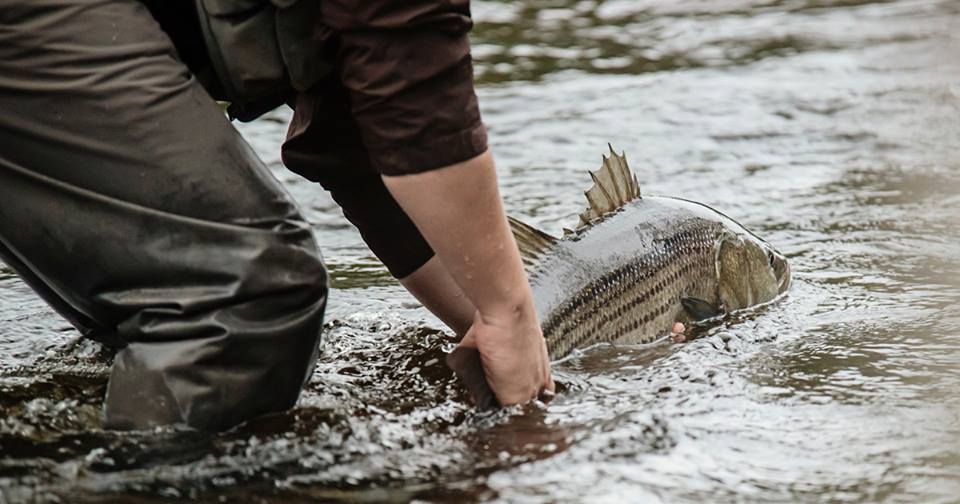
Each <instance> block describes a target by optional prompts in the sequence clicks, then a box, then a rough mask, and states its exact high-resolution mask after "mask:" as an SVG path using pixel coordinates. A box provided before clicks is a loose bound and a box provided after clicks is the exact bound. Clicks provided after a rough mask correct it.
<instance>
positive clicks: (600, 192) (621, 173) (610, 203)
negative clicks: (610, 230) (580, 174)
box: [577, 144, 640, 229]
mask: <svg viewBox="0 0 960 504" xmlns="http://www.w3.org/2000/svg"><path fill="white" fill-rule="evenodd" d="M607 146H608V147H610V157H606V156H603V166H601V167H600V169H599V170H597V171H595V172H590V178H592V179H593V186H592V187H590V189H587V191H586V192H585V193H583V194H585V195H586V196H587V202H588V203H589V204H590V206H588V207H587V209H586V210H584V211H583V212H582V213H580V224H579V225H578V226H577V228H578V229H580V228H584V227H587V226H589V225H590V224H591V223H592V222H594V221H596V220H598V219H600V218H601V217H603V216H604V215H606V214H608V213H610V212H613V211H614V210H616V209H618V208H620V207H622V206H623V205H626V204H627V203H628V202H630V201H633V200H635V199H639V198H640V184H639V183H637V176H636V175H634V174H632V173H630V167H629V166H627V158H626V157H625V156H624V155H623V154H617V153H616V152H614V151H613V146H611V145H610V144H607Z"/></svg>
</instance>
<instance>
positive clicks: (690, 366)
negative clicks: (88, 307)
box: [0, 0, 960, 503]
mask: <svg viewBox="0 0 960 504" xmlns="http://www.w3.org/2000/svg"><path fill="white" fill-rule="evenodd" d="M474 14H475V17H476V20H477V27H476V30H475V32H474V36H473V42H474V56H475V59H476V70H477V77H478V93H479V95H480V98H481V103H482V107H483V113H484V118H485V121H486V123H487V124H488V125H489V128H490V134H491V142H492V146H493V150H494V153H495V154H496V157H497V161H498V165H499V173H500V180H501V184H502V188H503V193H504V198H505V201H506V206H507V209H508V211H509V212H510V213H512V214H514V215H516V216H518V217H520V218H522V219H523V220H526V221H527V222H530V223H532V224H535V225H537V226H540V227H542V228H543V229H545V230H547V231H548V232H552V233H555V234H559V233H560V232H561V229H562V228H563V227H564V226H570V225H572V224H573V223H575V222H576V217H575V216H576V214H577V212H579V211H580V209H581V207H582V206H583V205H584V198H583V196H582V191H583V190H584V189H585V188H586V187H587V186H588V185H589V177H588V175H587V170H588V169H596V168H597V167H598V166H599V161H600V154H601V153H603V152H604V151H605V149H606V145H607V143H608V142H609V143H612V144H613V145H614V146H615V147H616V148H617V149H618V150H625V151H626V153H627V157H628V159H629V160H630V162H631V164H632V166H633V169H634V171H635V172H637V174H638V177H639V179H640V181H641V185H642V190H643V192H645V193H647V194H664V195H674V196H682V197H685V198H689V199H694V200H698V201H702V202H704V203H707V204H709V205H711V206H714V207H716V208H718V209H720V210H722V211H723V212H725V213H726V214H728V215H730V216H731V217H734V218H735V219H737V220H739V221H740V222H742V223H743V224H744V225H746V226H747V227H748V228H751V229H752V230H754V231H755V232H757V234H759V235H760V236H763V237H764V238H766V239H768V241H770V242H771V243H773V244H774V245H775V246H776V247H777V248H779V249H780V250H782V251H783V252H785V253H786V254H787V256H788V257H789V260H790V262H791V265H792V268H793V271H794V272H795V273H794V278H795V283H794V285H793V287H792V289H791V291H790V292H789V295H788V296H787V297H786V298H784V299H782V300H781V301H779V302H777V303H775V304H774V305H772V306H768V307H765V308H763V309H761V310H759V311H758V312H755V313H750V314H743V315H739V316H736V317H731V318H728V319H727V320H724V321H723V322H722V323H717V324H714V325H713V326H711V327H704V328H698V329H697V330H696V337H695V338H693V339H691V341H689V342H687V343H683V344H670V343H659V344H654V345H648V346H599V347H595V348H592V349H588V350H586V351H583V352H581V353H579V354H577V355H576V356H575V357H574V358H572V359H569V360H566V361H564V362H563V363H561V364H559V365H557V366H556V367H555V374H556V378H557V380H558V382H559V383H560V385H561V393H560V394H559V396H558V397H557V398H556V399H555V400H554V401H553V402H551V403H550V404H549V405H532V406H529V407H527V408H526V409H524V410H520V409H513V410H510V411H505V412H501V413H498V414H493V415H480V414H477V413H475V412H473V411H471V409H470V407H469V406H468V404H467V403H466V402H465V399H464V397H463V393H462V391H460V390H459V388H458V387H457V384H456V382H455V381H454V380H453V379H452V377H451V376H450V372H449V371H447V369H446V368H445V366H444V365H443V352H444V350H448V349H449V347H450V344H449V341H448V337H447V335H446V334H445V333H444V332H443V327H442V326H441V325H440V323H439V322H438V321H437V320H436V319H434V318H432V317H431V316H430V315H429V314H427V313H426V312H425V310H424V309H423V308H422V307H420V306H419V305H418V304H416V303H415V302H414V301H413V299H412V298H410V297H409V296H408V295H407V294H405V293H404V291H403V290H402V289H401V288H399V287H398V286H397V285H396V284H395V283H394V281H392V280H391V278H390V277H389V275H388V274H387V273H386V271H385V270H384V268H383V267H381V266H380V265H379V264H378V263H377V261H376V260H375V259H374V258H373V257H372V256H371V254H370V253H369V252H368V251H367V249H366V248H365V247H364V246H363V243H362V242H361V240H360V238H359V236H358V234H357V233H356V232H355V231H354V230H353V229H352V228H351V227H350V226H349V224H348V223H347V222H346V221H345V220H344V218H343V217H342V215H341V214H340V213H339V211H338V209H337V207H336V206H335V205H334V204H333V202H332V201H331V199H330V198H329V197H328V196H327V195H326V194H325V193H324V192H323V191H322V190H320V189H319V188H318V187H317V186H314V185H311V184H309V183H307V182H305V181H303V180H301V179H299V178H297V176H295V175H293V174H291V173H288V172H286V171H284V170H283V168H282V167H281V166H280V163H279V155H278V147H279V144H280V142H281V140H282V138H283V133H284V130H285V123H286V121H287V120H288V118H289V113H287V112H285V111H277V112H274V113H273V114H271V115H270V116H268V117H266V118H264V119H261V120H259V121H257V122H256V123H253V124H249V125H242V126H240V129H241V130H242V132H243V134H244V135H245V136H246V138H247V139H248V140H249V141H250V142H251V143H252V144H253V145H254V147H255V148H256V150H257V151H258V152H259V153H260V154H261V156H262V157H263V158H264V159H265V160H266V161H267V162H268V163H269V164H270V165H271V167H272V168H273V169H274V171H275V173H276V175H277V177H278V178H280V179H281V180H282V181H283V182H284V184H285V185H286V186H287V187H288V188H289V190H290V192H291V193H292V194H293V195H294V197H295V198H296V199H297V200H298V201H299V202H300V203H301V204H302V205H303V207H304V210H305V212H306V213H307V216H308V218H309V219H310V221H311V222H312V224H313V226H314V228H315V230H316V234H317V237H318V240H319V242H320V243H321V245H322V248H323V253H324V255H325V258H326V260H327V262H328V264H329V266H330V269H331V274H332V282H333V291H332V293H331V296H330V297H331V302H330V308H329V312H328V323H327V328H326V335H325V338H324V342H323V355H322V357H321V361H320V363H319V365H318V369H317V372H316V374H315V375H314V377H313V379H312V380H311V381H310V384H309V386H308V387H307V389H306V391H305V392H304V394H303V396H302V399H301V402H300V404H299V406H298V407H297V408H296V409H295V410H293V411H291V412H289V413H285V414H280V415H276V416H273V417H269V418H264V419H260V420H257V421H254V422H251V423H249V424H247V425H244V426H242V427H240V428H238V429H236V430H233V431H231V432H228V433H224V434H219V435H211V434H204V433H198V432H191V431H186V430H177V429H158V430H157V431H151V432H136V433H116V432H107V431H103V430H101V429H100V427H99V407H100V405H101V401H102V394H103V390H104V384H105V380H106V371H107V366H108V364H109V358H110V356H109V355H108V354H107V353H105V352H104V351H102V350H101V349H100V348H99V347H98V346H97V345H95V344H93V343H89V342H85V341H82V340H79V339H78V336H77V333H76V332H75V331H73V330H72V329H71V328H70V327H69V326H68V325H67V324H66V323H64V322H62V321H61V320H59V319H58V318H57V317H56V316H55V315H53V313H52V312H51V311H50V310H49V309H48V308H46V307H45V305H44V304H43V303H42V302H40V301H39V300H38V299H37V298H36V297H35V296H34V295H33V294H32V293H31V292H30V291H29V290H28V289H27V288H26V287H25V286H24V285H23V284H22V283H21V282H20V281H19V280H17V279H16V278H15V277H14V276H13V275H12V273H10V271H9V270H8V269H6V268H5V267H3V266H0V503H7V502H22V501H64V502H117V501H123V502H158V501H162V500H165V499H169V498H176V497H191V498H194V499H198V500H200V501H208V502H224V501H243V502H257V501H266V502H312V501H328V500H343V501H360V502H379V501H391V502H406V501H410V500H420V501H431V502H461V501H504V502H584V501H586V502H611V501H613V502H616V501H630V502H658V501H662V502H702V501H711V502H733V501H736V502H769V501H782V502H812V501H830V502H877V501H886V502H920V501H923V502H960V311H958V309H957V305H958V303H960V264H958V258H960V239H958V238H960V2H957V1H955V0H951V1H947V0H943V1H935V0H896V1H886V2H870V1H859V0H767V1H761V0H680V1H673V2H663V1H661V2H654V1H647V0H607V1H598V0H581V1H571V0H524V1H515V2H509V3H506V2H505V3H501V2H493V1H490V0H484V1H476V2H475V3H474ZM78 267H82V265H78Z"/></svg>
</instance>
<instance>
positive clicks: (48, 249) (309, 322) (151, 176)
mask: <svg viewBox="0 0 960 504" xmlns="http://www.w3.org/2000/svg"><path fill="white" fill-rule="evenodd" d="M0 257H2V259H3V260H4V261H5V262H7V263H8V264H9V265H10V266H12V267H13V268H14V269H15V270H16V271H17V272H18V273H19V274H20V275H21V277H22V278H23V279H24V280H25V281H26V282H27V283H29V284H30V285H31V286H32V287H33V288H34V289H35V290H36V291H37V292H38V293H39V294H40V295H41V296H42V297H44V298H45V299H46V300H47V301H48V302H49V303H50V304H51V306H53V307H54V308H55V309H56V310H57V311H58V312H60V313H61V314H62V315H63V316H64V317H66V318H67V319H68V320H70V321H71V322H72V323H73V324H74V325H76V326H77V327H78V329H79V330H80V331H81V332H83V333H84V334H85V335H86V336H88V337H90V338H93V339H97V340H100V341H103V342H105V343H107V344H112V345H117V346H120V347H122V348H121V350H120V351H119V352H118V353H117V355H116V360H115V362H114V364H113V370H112V373H111V376H110V383H109V386H108V391H107V397H106V403H105V407H104V409H105V426H107V427H109V428H122V429H130V428H148V427H151V426H154V425H162V424H173V423H186V424H188V425H190V426H193V427H196V428H204V429H222V428H227V427H230V426H232V425H235V424H237V423H240V422H242V421H244V420H246V419H249V418H252V417H254V416H257V415H261V414H264V413H269V412H274V411H280V410H283V409H286V408H289V407H291V406H293V404H294V403H295V402H296V400H297V396H298V395H299V392H300V389H301V387H302V385H303V383H304V382H305V381H306V379H307V378H308V377H309V375H310V372H311V370H312V367H313V365H314V362H315V359H316V353H317V348H318V343H319V335H320V328H321V323H322V316H323V310H324V305H325V302H326V294H327V284H326V283H327V277H326V272H325V270H324V267H323V264H322V262H321V260H320V257H319V254H318V252H317V248H316V244H315V243H314V240H313V237H312V235H311V232H310V229H309V227H308V226H307V224H306V222H304V220H303V218H302V217H301V215H300V213H299V211H298V209H297V207H296V205H295V204H294V203H293V201H292V200H291V198H290V197H289V196H288V195H287V194H286V193H285V192H284V190H283V189H282V188H281V186H280V185H279V184H278V182H277V181H276V180H275V179H274V178H273V177H272V176H271V175H270V174H269V172H268V170H267V169H266V168H265V167H264V166H263V165H262V163H261V162H260V161H259V160H258V159H257V157H256V156H255V155H254V153H253V152H252V151H251V149H250V147H249V146H248V145H247V144H246V143H245V142H244V141H243V139H242V138H241V137H240V135H239V134H238V133H237V132H236V131H235V130H234V129H233V127H231V126H230V124H229V123H228V122H227V120H226V118H225V117H224V115H223V113H222V111H221V110H220V109H219V108H218V106H217V105H216V104H215V103H214V102H213V101H212V100H211V99H210V98H209V96H208V95H207V94H206V93H205V91H204V90H203V89H202V88H201V86H200V85H199V84H198V83H197V82H196V81H195V79H194V78H193V77H192V76H191V74H190V73H189V72H188V71H187V69H186V67H184V65H183V64H182V63H181V62H180V61H179V60H178V58H177V56H176V54H175V51H174V49H173V47H172V45H171V43H170V41H169V39H168V38H167V36H166V35H165V34H164V32H162V31H161V30H160V28H159V27H158V26H157V24H156V23H155V22H154V21H153V19H152V18H151V16H150V14H149V13H148V12H147V10H146V9H145V8H144V7H143V6H142V5H141V4H139V3H137V2H135V1H132V0H101V1H91V0H8V1H5V2H3V3H2V4H0ZM2 330H3V328H2V327H0V331H2Z"/></svg>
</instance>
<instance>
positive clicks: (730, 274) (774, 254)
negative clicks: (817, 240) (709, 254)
mask: <svg viewBox="0 0 960 504" xmlns="http://www.w3.org/2000/svg"><path fill="white" fill-rule="evenodd" d="M714 250H715V252H716V271H717V284H718V289H719V292H718V294H719V300H720V302H721V303H722V304H723V308H724V310H725V311H728V312H729V311H733V310H739V309H742V308H748V307H750V306H754V305H758V304H761V303H766V302H768V301H772V300H773V299H774V298H776V297H777V296H779V295H780V294H782V293H783V292H785V291H786V290H787V288H788V287H790V266H789V265H788V264H787V259H786V257H784V255H783V254H782V253H780V252H779V251H778V250H777V249H775V248H773V247H772V246H771V245H770V244H769V243H767V242H765V241H763V240H761V239H760V238H758V237H757V236H755V235H753V234H752V233H749V232H745V233H738V232H734V231H730V230H725V231H724V232H723V233H722V234H721V236H720V238H719V239H718V240H717V243H716V246H715V249H714Z"/></svg>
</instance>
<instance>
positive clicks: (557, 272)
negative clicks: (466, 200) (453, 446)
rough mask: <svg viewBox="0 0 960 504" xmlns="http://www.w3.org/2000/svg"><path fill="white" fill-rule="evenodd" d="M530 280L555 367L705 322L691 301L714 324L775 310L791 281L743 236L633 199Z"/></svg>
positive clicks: (774, 259) (552, 254) (697, 216)
mask: <svg viewBox="0 0 960 504" xmlns="http://www.w3.org/2000/svg"><path fill="white" fill-rule="evenodd" d="M520 238H521V237H520V236H518V240H519V239H520ZM528 275H529V279H530V284H531V287H532V289H533V293H534V302H535V305H536V309H537V313H538V315H539V317H540V320H541V324H542V327H543V333H544V337H545V338H546V341H547V348H548V350H549V352H550V357H551V359H560V358H563V357H565V356H566V355H568V354H569V353H570V352H571V351H573V350H574V349H582V348H585V347H588V346H590V345H594V344H596V343H601V342H612V343H646V342H651V341H654V340H656V339H658V338H660V337H662V336H664V335H666V334H668V333H669V330H670V328H671V326H672V325H673V323H674V322H677V321H681V322H690V321H693V320H696V319H698V318H704V317H705V316H707V315H703V314H699V315H698V316H697V315H692V314H691V311H690V309H689V308H687V307H685V300H687V301H686V302H687V303H689V302H695V303H697V304H699V305H700V306H706V307H710V308H712V309H713V310H715V312H716V313H711V314H709V315H714V314H719V313H722V312H727V311H732V310H735V309H740V308H746V307H749V306H753V305H755V304H759V303H763V302H767V301H770V300H771V299H773V298H774V297H776V296H777V295H779V294H780V293H782V292H783V291H784V290H786V288H787V286H788V285H789V281H790V280H789V268H788V267H787V265H786V260H785V259H784V258H783V256H782V255H781V254H780V253H779V252H777V251H776V250H774V249H773V248H772V247H770V246H769V245H768V244H767V243H766V242H764V241H763V240H761V239H760V238H758V237H756V236H755V235H754V234H753V233H750V232H749V231H747V230H746V229H745V228H744V227H743V226H741V225H740V224H738V223H737V222H735V221H733V220H732V219H730V218H728V217H726V216H724V215H723V214H720V213H719V212H717V211H715V210H713V209H711V208H709V207H707V206H705V205H702V204H699V203H695V202H691V201H687V200H682V199H676V198H666V197H643V198H639V199H634V200H632V201H629V202H627V203H625V204H623V205H622V207H620V208H619V209H617V210H616V211H615V212H612V213H610V214H609V215H606V216H604V217H603V219H602V220H601V221H599V222H595V223H592V224H590V225H587V226H584V227H582V228H581V229H579V230H578V231H577V232H575V233H573V234H571V235H569V236H567V237H564V238H563V239H560V240H556V242H555V243H553V244H552V245H551V246H549V248H547V249H546V250H544V251H543V253H542V254H541V255H540V256H539V257H537V258H536V261H534V262H531V263H530V265H529V267H528ZM690 300H692V301H690Z"/></svg>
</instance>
